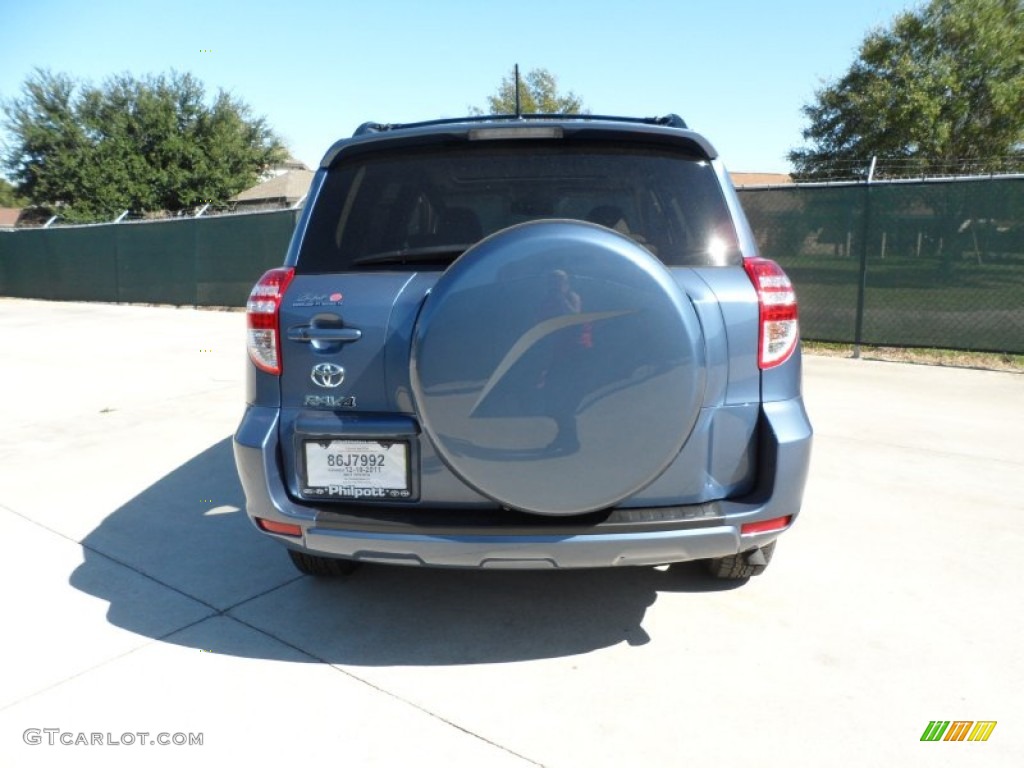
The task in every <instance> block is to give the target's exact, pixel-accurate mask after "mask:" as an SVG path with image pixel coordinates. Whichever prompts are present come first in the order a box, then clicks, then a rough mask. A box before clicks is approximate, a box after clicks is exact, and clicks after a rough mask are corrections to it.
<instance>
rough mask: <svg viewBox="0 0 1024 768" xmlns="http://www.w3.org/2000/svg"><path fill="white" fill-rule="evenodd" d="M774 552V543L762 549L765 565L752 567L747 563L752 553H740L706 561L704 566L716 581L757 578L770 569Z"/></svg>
mask: <svg viewBox="0 0 1024 768" xmlns="http://www.w3.org/2000/svg"><path fill="white" fill-rule="evenodd" d="M774 552H775V542H774V541H773V542H771V543H769V544H766V545H764V546H763V547H761V554H762V555H763V556H764V562H763V563H760V564H757V565H752V564H750V563H748V562H747V556H748V555H749V554H750V553H749V552H740V553H739V554H737V555H729V556H728V557H716V558H713V559H711V560H705V561H704V565H705V567H706V568H707V570H708V573H710V574H711V575H712V576H713V577H714V578H716V579H749V578H750V577H751V576H757V575H758V574H760V573H763V572H764V569H765V568H767V567H768V563H770V562H771V560H772V554H773V553H774Z"/></svg>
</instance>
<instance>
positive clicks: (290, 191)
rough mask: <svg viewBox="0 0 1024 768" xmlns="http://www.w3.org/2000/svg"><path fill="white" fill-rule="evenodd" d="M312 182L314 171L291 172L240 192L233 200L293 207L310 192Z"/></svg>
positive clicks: (296, 170) (297, 170)
mask: <svg viewBox="0 0 1024 768" xmlns="http://www.w3.org/2000/svg"><path fill="white" fill-rule="evenodd" d="M311 181H313V171H310V170H299V169H295V170H290V171H287V172H286V173H282V174H281V175H280V176H275V177H274V178H272V179H268V180H267V181H264V182H263V183H261V184H257V185H256V186H255V187H250V188H249V189H247V190H245V191H244V192H239V193H238V194H237V195H235V196H234V197H232V198H231V200H233V201H234V202H237V203H246V204H250V203H266V202H279V203H286V204H289V205H293V204H295V203H297V202H298V201H299V200H300V199H302V197H303V196H304V195H305V194H306V193H307V192H308V191H309V184H310V182H311Z"/></svg>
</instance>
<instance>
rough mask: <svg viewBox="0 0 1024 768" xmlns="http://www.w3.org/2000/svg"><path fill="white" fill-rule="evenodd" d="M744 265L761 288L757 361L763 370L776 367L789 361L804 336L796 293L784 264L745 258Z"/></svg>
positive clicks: (755, 284)
mask: <svg viewBox="0 0 1024 768" xmlns="http://www.w3.org/2000/svg"><path fill="white" fill-rule="evenodd" d="M743 268H744V269H746V270H747V275H749V276H750V282H752V283H753V284H754V288H755V290H756V291H757V303H758V307H759V312H760V322H759V331H758V344H757V348H758V349H757V364H758V366H760V367H761V368H762V369H764V368H773V367H774V366H776V365H781V364H782V363H784V362H786V360H788V359H789V357H790V355H792V354H793V350H794V349H796V343H797V340H798V338H799V336H800V330H799V327H798V325H797V306H796V294H795V293H794V292H793V284H792V283H791V282H790V281H789V278H788V277H787V276H786V273H785V272H783V271H782V267H780V266H779V265H778V264H776V263H775V262H774V261H771V260H770V259H761V258H752V259H744V260H743Z"/></svg>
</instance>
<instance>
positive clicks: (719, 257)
mask: <svg viewBox="0 0 1024 768" xmlns="http://www.w3.org/2000/svg"><path fill="white" fill-rule="evenodd" d="M314 206H315V207H314V209H313V211H312V213H311V216H310V220H309V225H308V228H307V230H306V234H305V237H304V239H303V243H302V247H301V250H300V252H299V258H298V264H297V267H298V269H299V271H301V272H307V273H309V272H338V271H347V270H352V269H360V268H364V267H365V268H372V267H375V266H383V265H394V264H419V265H424V266H429V265H432V264H436V265H442V266H443V265H444V264H447V263H450V262H451V261H452V260H454V259H455V258H457V257H458V256H459V254H461V253H462V251H464V250H466V249H467V248H469V247H470V246H472V245H473V244H474V243H476V242H477V241H478V240H480V239H481V238H483V237H486V236H487V235H490V234H492V233H494V232H497V231H499V230H502V229H505V228H506V227H509V226H512V225H514V224H520V223H523V222H526V221H533V220H537V219H581V220H583V221H590V222H594V223H596V224H600V225H602V226H605V227H608V228H610V229H614V230H616V231H618V232H620V233H622V234H624V235H626V236H627V237H630V238H632V239H633V240H635V241H636V242H637V243H640V244H641V245H643V246H644V247H645V248H647V249H648V250H649V251H650V252H651V253H653V254H654V255H655V256H657V257H658V258H659V259H661V261H663V262H664V263H665V264H667V265H670V266H676V265H678V266H713V265H727V264H738V263H740V260H741V256H740V252H739V249H738V246H737V237H736V230H735V228H734V226H733V223H732V219H731V217H730V215H729V210H728V207H727V206H726V203H725V199H724V197H723V195H722V191H721V189H720V188H719V185H718V179H717V177H716V175H715V171H714V169H713V168H712V167H711V164H710V163H708V162H707V161H705V160H702V159H699V158H693V157H689V156H687V155H685V154H680V153H678V152H674V153H673V152H667V151H666V150H664V149H662V148H646V147H638V146H631V145H626V146H623V145H622V144H618V145H615V144H610V143H607V142H602V143H584V142H573V143H567V142H551V143H546V142H538V141H526V140H523V141H516V142H508V143H503V144H497V143H494V142H480V143H476V142H473V143H466V144H461V145H458V146H455V147H453V146H451V145H448V146H446V147H444V148H431V149H415V150H406V151H401V152H395V151H392V152H388V153H386V154H384V153H381V154H360V155H355V156H353V157H352V158H350V159H348V160H347V161H343V162H342V163H341V164H339V165H338V166H336V167H335V168H334V169H332V170H331V171H330V172H329V173H328V175H327V178H326V179H325V180H324V184H323V187H322V188H321V190H320V194H319V196H318V197H317V199H316V201H315V203H314Z"/></svg>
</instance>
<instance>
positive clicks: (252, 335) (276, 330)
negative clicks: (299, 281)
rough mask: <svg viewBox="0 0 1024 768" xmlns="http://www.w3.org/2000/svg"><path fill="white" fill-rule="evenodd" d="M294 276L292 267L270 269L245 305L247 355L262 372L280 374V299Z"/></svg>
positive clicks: (257, 284)
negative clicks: (247, 331)
mask: <svg viewBox="0 0 1024 768" xmlns="http://www.w3.org/2000/svg"><path fill="white" fill-rule="evenodd" d="M293 277H295V270H294V269H292V268H291V267H278V268H277V269H272V270H270V271H269V272H267V273H266V274H264V275H263V277H261V278H260V281H259V282H258V283H256V285H255V287H254V288H253V289H252V293H250V294H249V301H248V302H247V303H246V305H245V315H246V321H247V325H248V327H249V339H248V345H249V358H250V359H251V360H252V361H253V363H254V364H255V365H256V367H257V368H259V369H260V370H261V371H266V372H267V373H272V374H274V375H275V376H279V375H280V374H281V329H280V324H279V315H280V309H281V298H282V297H283V296H284V292H285V291H286V290H288V284H289V283H290V282H291V281H292V278H293Z"/></svg>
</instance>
